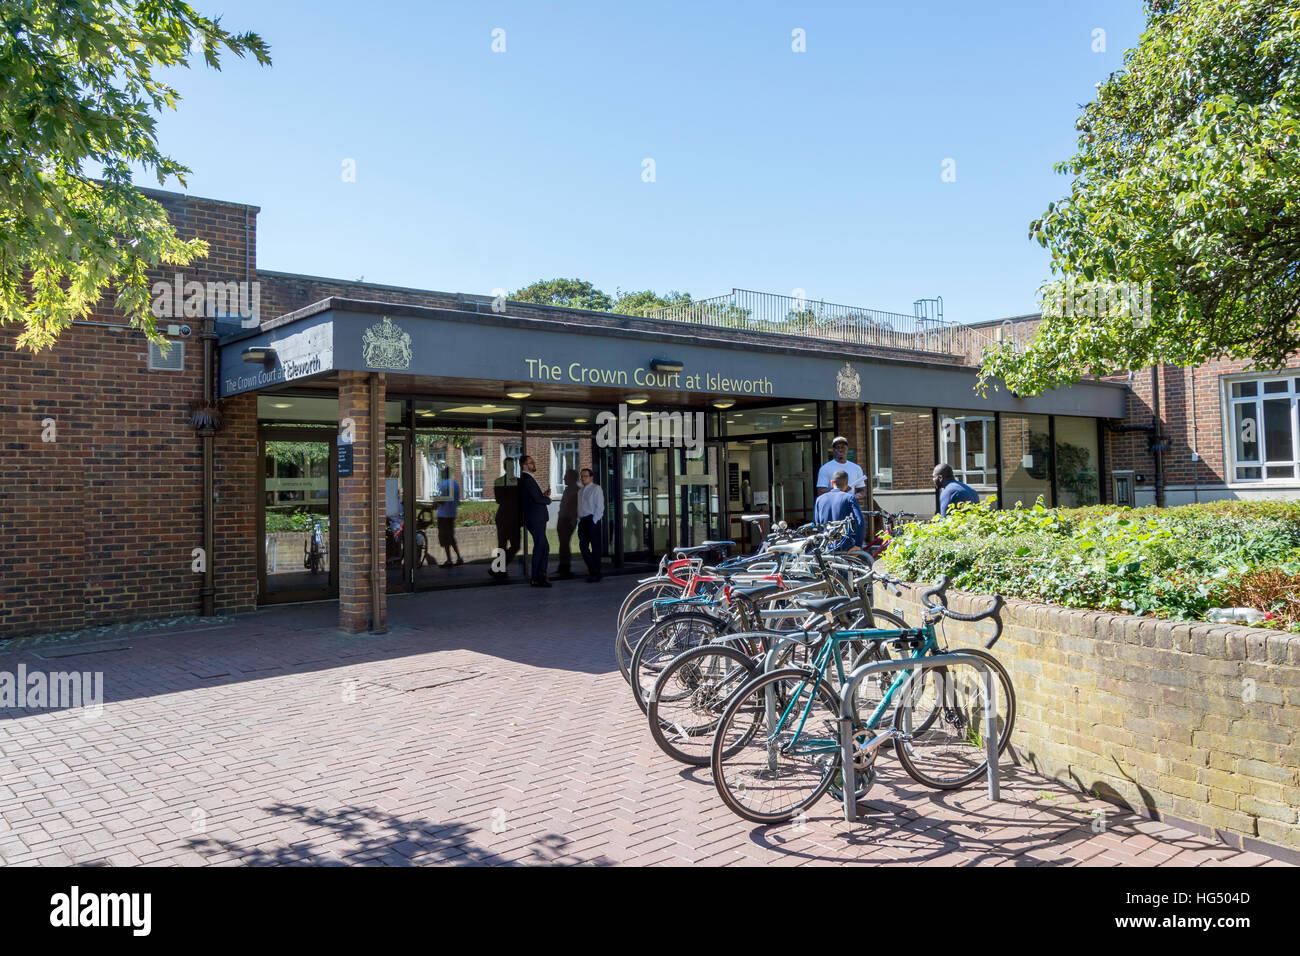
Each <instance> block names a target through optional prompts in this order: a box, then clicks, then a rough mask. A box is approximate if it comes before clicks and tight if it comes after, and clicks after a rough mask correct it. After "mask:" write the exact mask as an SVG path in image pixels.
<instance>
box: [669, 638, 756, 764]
mask: <svg viewBox="0 0 1300 956" xmlns="http://www.w3.org/2000/svg"><path fill="white" fill-rule="evenodd" d="M757 670H758V664H756V663H755V662H754V660H753V658H751V657H750V656H749V655H748V654H746V653H744V652H743V651H741V650H737V649H736V648H734V647H731V646H729V645H726V644H706V645H703V646H701V647H694V648H691V649H690V650H689V651H686V652H685V653H684V654H679V655H678V656H677V657H676V658H675V659H674V660H673V662H672V663H671V664H669V665H668V666H667V667H665V668H664V669H663V672H662V673H661V674H660V675H659V678H658V680H656V681H655V683H654V687H653V688H651V690H650V696H649V697H648V698H647V700H646V716H647V717H648V718H649V719H650V736H651V737H653V738H654V741H655V743H656V744H658V745H659V749H660V750H662V751H663V752H664V753H666V754H667V755H668V756H670V757H672V758H673V759H674V760H680V761H681V762H682V763H686V764H692V765H694V766H697V767H704V766H708V763H709V754H710V752H711V751H712V749H713V731H714V730H716V729H717V726H718V721H719V720H720V719H721V718H722V712H723V710H725V709H726V706H727V704H729V703H730V702H731V698H732V697H734V696H735V695H736V694H737V692H739V691H740V689H741V688H742V687H743V686H744V685H745V684H746V683H748V682H749V680H750V678H752V677H753V676H754V674H755V672H757ZM756 730H757V721H751V724H750V730H749V733H750V734H751V735H752V734H753V733H754V732H755V731H756ZM742 736H743V734H742Z"/></svg>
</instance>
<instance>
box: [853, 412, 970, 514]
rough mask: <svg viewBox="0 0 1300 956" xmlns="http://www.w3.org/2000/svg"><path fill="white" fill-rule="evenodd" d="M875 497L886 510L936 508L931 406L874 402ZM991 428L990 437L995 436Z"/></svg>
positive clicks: (921, 511)
mask: <svg viewBox="0 0 1300 956" xmlns="http://www.w3.org/2000/svg"><path fill="white" fill-rule="evenodd" d="M870 432H871V451H872V456H873V458H872V475H871V487H872V497H873V498H874V499H875V507H877V508H879V509H881V510H884V511H910V512H912V513H914V514H916V515H919V516H921V517H923V518H928V517H930V516H931V515H933V514H934V512H935V503H934V466H935V464H936V462H935V460H934V413H933V412H932V411H931V410H930V409H928V408H905V407H901V406H889V405H872V406H871V425H870ZM992 435H993V433H992V431H990V432H989V440H990V441H991V440H992Z"/></svg>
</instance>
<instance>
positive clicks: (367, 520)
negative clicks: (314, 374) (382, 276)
mask: <svg viewBox="0 0 1300 956" xmlns="http://www.w3.org/2000/svg"><path fill="white" fill-rule="evenodd" d="M372 376H373V377H374V378H375V379H377V382H378V406H379V408H380V410H381V411H380V416H379V420H378V422H376V423H375V424H376V427H378V428H379V429H380V434H379V445H380V447H381V448H382V447H383V445H384V434H383V429H384V427H385V426H384V420H383V412H382V409H383V407H384V376H383V375H382V374H375V373H371V372H340V373H339V420H340V421H342V420H343V419H345V418H351V419H352V420H353V422H355V424H356V433H355V439H356V440H355V442H354V444H353V448H352V456H353V457H352V474H351V476H349V477H346V478H340V479H339V503H338V512H339V532H338V541H339V544H338V547H339V562H338V568H339V627H341V628H343V629H344V630H346V631H351V632H354V633H355V632H357V631H363V630H365V629H367V628H368V627H371V626H372V624H373V626H374V627H375V629H382V628H383V626H384V622H385V621H386V619H387V613H388V596H387V593H386V591H387V588H386V587H384V586H381V587H380V588H379V607H378V608H377V609H376V608H373V607H372V599H373V593H372V586H371V582H372V581H373V576H372V555H371V546H372V544H373V542H374V540H375V538H376V537H381V538H382V536H383V533H384V529H383V527H382V525H381V522H382V521H383V520H384V485H383V482H382V481H381V482H378V484H377V486H373V487H372V483H371V479H370V468H371V461H370V457H371V456H370V442H371V435H370V426H371V422H370V380H371V378H372Z"/></svg>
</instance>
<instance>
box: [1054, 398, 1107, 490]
mask: <svg viewBox="0 0 1300 956" xmlns="http://www.w3.org/2000/svg"><path fill="white" fill-rule="evenodd" d="M1099 460H1100V459H1099V458H1098V454H1097V420H1096V419H1094V418H1073V417H1070V416H1068V415H1057V416H1056V501H1057V504H1059V505H1060V506H1061V507H1062V508H1082V507H1084V506H1085V505H1095V504H1099V503H1100V502H1101V483H1100V481H1101V479H1100V476H1099V473H1098V467H1097V466H1098V463H1099Z"/></svg>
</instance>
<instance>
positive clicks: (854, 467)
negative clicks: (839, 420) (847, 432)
mask: <svg viewBox="0 0 1300 956" xmlns="http://www.w3.org/2000/svg"><path fill="white" fill-rule="evenodd" d="M840 469H843V470H844V471H846V472H848V475H849V488H850V489H851V490H852V492H853V496H854V497H855V498H857V499H858V503H859V504H860V505H861V504H862V502H863V500H864V499H865V498H866V494H867V476H866V475H865V474H864V473H863V471H862V468H861V467H860V466H859V465H858V464H857V463H856V462H852V461H849V440H848V439H847V438H845V437H844V436H843V435H836V436H835V438H834V439H833V440H832V441H831V460H830V461H828V462H827V463H826V464H824V465H822V467H821V470H820V471H818V472H817V494H818V495H824V494H826V492H828V491H830V490H831V486H832V484H833V481H832V479H833V478H834V476H835V472H837V471H839V470H840Z"/></svg>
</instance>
